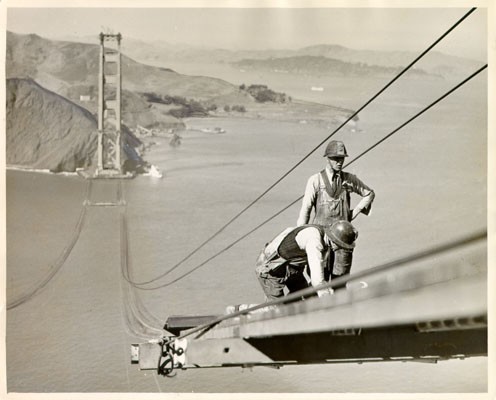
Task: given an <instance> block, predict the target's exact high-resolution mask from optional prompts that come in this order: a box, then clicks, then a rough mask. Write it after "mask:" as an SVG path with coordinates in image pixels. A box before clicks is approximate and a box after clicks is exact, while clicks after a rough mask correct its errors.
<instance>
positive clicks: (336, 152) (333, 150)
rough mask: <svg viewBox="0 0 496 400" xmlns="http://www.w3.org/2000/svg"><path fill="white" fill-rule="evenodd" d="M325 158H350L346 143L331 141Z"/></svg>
mask: <svg viewBox="0 0 496 400" xmlns="http://www.w3.org/2000/svg"><path fill="white" fill-rule="evenodd" d="M324 157H348V153H347V152H346V147H344V143H343V142H340V141H339V140H331V141H330V142H329V143H328V144H327V147H326V150H325V153H324Z"/></svg>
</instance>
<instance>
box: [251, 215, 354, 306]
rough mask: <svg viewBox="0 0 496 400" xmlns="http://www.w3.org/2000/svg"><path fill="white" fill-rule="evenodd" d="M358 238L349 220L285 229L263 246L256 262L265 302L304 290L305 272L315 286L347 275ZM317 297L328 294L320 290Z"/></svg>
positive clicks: (305, 283) (305, 286)
mask: <svg viewBox="0 0 496 400" xmlns="http://www.w3.org/2000/svg"><path fill="white" fill-rule="evenodd" d="M357 237H358V232H357V231H356V229H355V228H354V227H353V225H351V224H350V223H349V222H348V221H336V222H335V223H334V224H332V225H331V226H327V227H322V226H320V225H303V226H299V227H296V228H287V229H285V230H284V231H283V232H281V233H280V234H279V235H277V236H276V237H275V238H274V239H273V240H271V241H270V242H269V243H267V244H266V245H265V247H264V249H263V250H262V252H261V253H260V255H259V257H258V259H257V264H256V274H257V277H258V280H259V282H260V284H261V285H262V289H263V291H264V293H265V297H266V300H267V301H270V300H275V299H277V298H280V297H282V296H284V295H285V290H286V291H287V292H288V293H292V292H296V291H298V290H301V289H304V288H307V287H308V286H309V284H308V281H307V279H306V277H305V275H304V272H307V275H309V276H310V282H311V285H312V286H314V287H315V286H318V285H322V284H324V283H326V282H328V281H329V279H334V278H336V277H338V276H342V275H345V274H347V273H349V271H350V268H351V262H352V256H353V248H354V247H355V240H356V238H357ZM328 260H332V262H328ZM307 267H308V268H307ZM305 270H306V271H305ZM317 294H318V295H319V296H322V295H326V294H330V291H329V290H328V289H324V290H319V291H318V292H317Z"/></svg>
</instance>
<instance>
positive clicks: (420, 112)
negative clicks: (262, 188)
mask: <svg viewBox="0 0 496 400" xmlns="http://www.w3.org/2000/svg"><path fill="white" fill-rule="evenodd" d="M486 68H487V64H486V65H484V66H483V67H481V68H479V69H478V70H477V71H476V72H474V73H473V74H471V75H470V76H469V77H467V78H465V79H464V80H463V81H461V82H460V83H458V84H457V85H456V86H454V87H453V88H452V89H450V90H449V91H447V92H446V93H445V94H443V95H442V96H441V97H439V98H438V99H437V100H435V101H433V102H432V103H431V104H429V105H428V106H427V107H425V108H423V109H422V110H421V111H419V112H418V113H417V114H415V115H414V116H413V117H411V118H410V119H409V120H408V121H406V122H405V123H403V124H401V125H400V126H399V127H398V128H396V129H394V130H393V131H392V132H391V133H389V134H387V135H386V136H384V137H383V138H382V139H380V140H379V141H377V142H376V143H375V144H373V145H372V146H370V147H369V148H368V149H367V150H365V151H364V152H362V153H361V154H360V155H358V156H357V157H355V158H354V159H353V160H351V161H350V162H349V163H347V164H346V165H345V166H346V167H347V166H349V165H350V164H352V163H354V162H355V161H357V160H358V159H359V158H361V157H362V156H364V155H365V154H367V153H368V152H369V151H371V150H372V149H374V148H375V147H377V146H378V145H379V144H381V143H382V142H384V141H385V140H386V139H388V138H389V137H391V136H392V135H394V134H395V133H396V132H398V131H399V130H400V129H401V128H403V127H405V126H406V125H408V124H409V123H410V122H412V121H413V120H415V119H416V118H418V117H419V116H420V115H422V114H423V113H424V112H426V111H427V110H429V109H430V108H432V107H433V106H434V105H436V104H437V103H439V102H440V101H441V100H443V99H444V98H446V97H447V96H449V95H450V94H452V93H453V92H454V91H455V90H457V89H459V88H460V87H461V86H463V85H464V84H465V83H467V82H468V81H470V80H471V79H472V78H474V77H475V76H477V75H478V74H479V73H481V72H482V71H484V70H485V69H486ZM302 198H303V196H300V197H298V198H297V199H296V200H294V201H292V202H291V203H290V204H288V205H287V206H285V207H284V208H282V209H281V210H280V211H278V212H277V213H276V214H274V215H273V216H272V217H269V218H268V219H266V220H265V221H263V222H262V223H260V224H259V225H257V226H256V227H255V228H253V229H252V230H250V231H249V232H248V233H246V234H244V235H243V236H241V237H240V238H239V239H237V240H235V241H234V242H232V243H231V244H229V245H228V246H226V247H225V248H224V249H222V250H220V251H219V252H217V253H215V254H214V255H213V256H211V257H210V258H208V259H207V260H205V261H204V262H202V263H201V264H199V265H197V266H195V267H194V268H193V269H191V270H189V271H188V272H185V273H184V274H182V275H181V276H179V277H178V278H176V279H174V280H172V281H170V282H167V283H165V284H162V285H158V286H155V287H152V288H144V287H141V286H139V285H138V284H137V283H135V282H132V281H131V280H129V278H128V277H126V276H124V279H126V280H127V281H128V282H129V283H130V284H131V285H133V286H135V287H136V288H137V289H140V290H156V289H161V288H164V287H167V286H169V285H172V284H173V283H175V282H177V281H179V280H181V279H183V278H184V277H186V276H188V275H190V274H191V273H193V272H194V271H196V270H197V269H199V268H200V267H202V266H203V265H205V264H207V263H208V262H209V261H211V260H213V259H214V258H216V257H218V256H219V255H221V254H222V253H224V252H225V251H227V250H228V249H230V248H231V247H233V246H234V245H235V244H237V243H238V242H240V241H241V240H243V239H244V238H246V237H247V236H249V235H251V234H252V233H253V232H255V231H256V230H258V229H259V228H261V227H262V226H263V225H265V224H266V223H267V222H269V221H271V220H272V219H274V218H275V217H276V216H278V215H279V214H281V213H282V212H284V211H286V210H287V209H288V208H290V207H291V206H293V205H294V204H296V203H297V202H298V201H300V200H301V199H302ZM162 276H163V274H162ZM156 279H158V278H155V279H153V280H156ZM153 280H152V281H153Z"/></svg>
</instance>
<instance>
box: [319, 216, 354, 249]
mask: <svg viewBox="0 0 496 400" xmlns="http://www.w3.org/2000/svg"><path fill="white" fill-rule="evenodd" d="M325 233H326V235H327V236H328V237H329V239H331V240H332V241H333V242H334V243H335V244H337V245H338V246H339V247H342V248H344V249H353V248H354V247H355V240H356V239H357V237H358V231H357V230H356V229H355V227H354V226H353V225H351V224H350V223H349V222H348V221H344V220H340V221H336V222H334V223H333V224H332V225H330V226H328V227H326V228H325Z"/></svg>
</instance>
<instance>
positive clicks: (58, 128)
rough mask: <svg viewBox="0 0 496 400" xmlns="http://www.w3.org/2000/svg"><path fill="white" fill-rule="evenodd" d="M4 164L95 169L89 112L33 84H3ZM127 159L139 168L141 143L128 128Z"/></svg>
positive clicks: (94, 123) (94, 131)
mask: <svg viewBox="0 0 496 400" xmlns="http://www.w3.org/2000/svg"><path fill="white" fill-rule="evenodd" d="M6 100H7V111H6V117H7V118H6V119H7V130H6V162H7V165H16V166H23V167H28V168H34V169H49V170H50V171H53V172H61V171H69V172H73V171H75V170H76V168H84V167H88V166H90V165H91V164H93V165H94V162H92V161H94V160H93V158H94V156H95V154H96V147H97V137H98V136H97V121H96V119H95V117H94V116H93V115H92V114H91V113H90V112H89V111H87V110H85V109H84V108H82V107H79V106H78V105H76V104H74V103H72V102H70V101H68V100H67V99H65V98H63V97H62V96H59V95H58V94H56V93H53V92H51V91H49V90H46V89H45V88H43V87H42V86H40V85H39V84H37V83H36V82H34V81H33V80H31V79H17V78H12V79H7V85H6ZM123 133H124V136H123V140H124V143H125V144H127V146H124V147H125V148H126V149H127V153H126V154H124V157H125V159H133V160H134V161H135V163H134V164H136V163H142V162H143V161H142V160H141V159H140V158H139V156H138V155H137V153H136V151H135V150H134V149H135V148H136V147H137V146H139V144H140V142H139V140H137V139H136V138H135V137H134V136H133V135H132V134H131V133H130V132H129V130H127V129H124V131H123Z"/></svg>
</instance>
